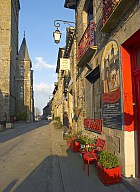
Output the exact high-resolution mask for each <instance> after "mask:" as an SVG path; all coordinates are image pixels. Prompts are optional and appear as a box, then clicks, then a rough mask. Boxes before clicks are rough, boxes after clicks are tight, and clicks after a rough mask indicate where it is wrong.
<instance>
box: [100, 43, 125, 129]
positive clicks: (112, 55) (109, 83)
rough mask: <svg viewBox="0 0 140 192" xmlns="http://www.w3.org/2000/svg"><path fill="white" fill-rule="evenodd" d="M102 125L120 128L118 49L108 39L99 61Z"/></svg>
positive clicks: (115, 44)
mask: <svg viewBox="0 0 140 192" xmlns="http://www.w3.org/2000/svg"><path fill="white" fill-rule="evenodd" d="M101 78H102V116H103V126H104V127H108V128H115V129H122V112H121V91H120V67H119V49H118V45H117V43H116V42H115V41H110V42H109V43H108V44H107V45H106V47H105V50H104V52H103V56H102V62H101Z"/></svg>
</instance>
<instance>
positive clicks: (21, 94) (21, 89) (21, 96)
mask: <svg viewBox="0 0 140 192" xmlns="http://www.w3.org/2000/svg"><path fill="white" fill-rule="evenodd" d="M20 98H23V85H21V86H20Z"/></svg>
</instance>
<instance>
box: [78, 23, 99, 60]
mask: <svg viewBox="0 0 140 192" xmlns="http://www.w3.org/2000/svg"><path fill="white" fill-rule="evenodd" d="M90 46H95V22H90V23H89V25H88V26H87V28H86V30H85V32H84V34H83V36H82V38H81V40H80V42H79V44H78V61H80V59H81V58H82V56H83V55H84V54H85V52H86V50H87V49H88V48H89V47H90Z"/></svg>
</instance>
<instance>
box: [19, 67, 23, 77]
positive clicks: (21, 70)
mask: <svg viewBox="0 0 140 192" xmlns="http://www.w3.org/2000/svg"><path fill="white" fill-rule="evenodd" d="M20 75H21V76H24V67H23V66H20Z"/></svg>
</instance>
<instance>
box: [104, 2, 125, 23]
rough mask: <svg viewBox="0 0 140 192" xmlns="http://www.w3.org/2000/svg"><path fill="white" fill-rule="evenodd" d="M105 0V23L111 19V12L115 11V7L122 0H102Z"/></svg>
mask: <svg viewBox="0 0 140 192" xmlns="http://www.w3.org/2000/svg"><path fill="white" fill-rule="evenodd" d="M102 1H103V20H102V22H103V25H105V23H106V22H107V20H108V19H109V17H110V15H111V13H112V12H113V11H114V9H115V8H116V7H117V5H118V3H119V1H122V0H102Z"/></svg>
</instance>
